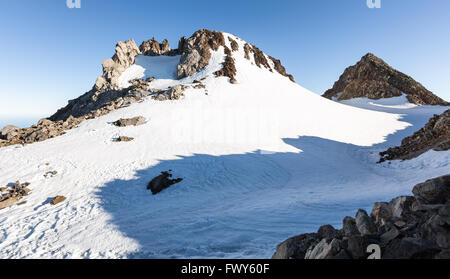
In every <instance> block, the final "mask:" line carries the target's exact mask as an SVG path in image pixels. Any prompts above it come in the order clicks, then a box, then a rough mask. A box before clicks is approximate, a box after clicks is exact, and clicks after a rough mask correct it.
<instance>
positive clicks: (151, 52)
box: [139, 38, 183, 56]
mask: <svg viewBox="0 0 450 279" xmlns="http://www.w3.org/2000/svg"><path fill="white" fill-rule="evenodd" d="M182 40H183V38H181V39H180V44H181V47H182V46H183V43H182ZM179 47H180V46H179ZM139 50H140V51H141V53H142V54H143V55H147V56H160V55H167V56H175V55H180V54H181V53H180V51H181V50H182V49H181V48H178V49H171V48H170V44H169V41H168V40H167V39H164V40H163V41H162V42H161V43H159V42H158V41H157V40H155V38H151V39H150V40H148V41H145V42H143V43H142V44H141V45H140V46H139Z"/></svg>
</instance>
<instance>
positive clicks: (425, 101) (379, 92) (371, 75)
mask: <svg viewBox="0 0 450 279" xmlns="http://www.w3.org/2000/svg"><path fill="white" fill-rule="evenodd" d="M402 93H405V94H406V95H407V98H408V101H409V102H410V103H413V104H417V105H450V104H449V103H448V102H446V101H444V100H442V99H441V98H439V97H437V96H436V95H434V94H433V93H432V92H430V91H428V90H427V89H426V88H425V87H423V86H422V85H421V84H420V83H418V82H417V81H415V80H413V79H412V78H411V77H409V76H407V75H405V74H403V73H401V72H399V71H397V70H395V69H393V68H392V67H391V66H389V65H388V64H387V63H386V62H384V61H383V60H381V59H380V58H378V57H376V56H375V55H373V54H372V53H368V54H367V55H365V56H364V57H363V58H362V59H361V61H359V62H358V63H357V64H356V65H354V66H351V67H348V68H347V69H346V70H345V71H344V73H343V74H342V75H341V77H340V78H339V80H338V81H336V83H335V84H334V86H333V88H332V89H329V90H327V91H326V92H325V93H324V94H323V97H325V98H328V99H333V98H336V99H337V100H339V101H341V100H348V99H352V98H360V97H366V98H370V99H381V98H390V97H396V96H401V95H402Z"/></svg>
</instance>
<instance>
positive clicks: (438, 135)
mask: <svg viewBox="0 0 450 279" xmlns="http://www.w3.org/2000/svg"><path fill="white" fill-rule="evenodd" d="M431 149H433V150H436V151H445V150H449V149H450V109H449V110H446V111H445V112H444V113H442V114H441V115H434V116H433V117H432V118H431V119H430V120H429V121H428V123H427V124H426V125H425V126H424V127H423V128H422V129H420V130H419V131H417V132H415V133H414V134H413V135H412V136H409V137H407V138H405V139H403V140H402V144H401V145H400V146H397V147H393V148H389V149H388V150H386V151H383V152H381V153H380V156H381V158H380V162H384V161H386V160H398V159H401V160H405V159H412V158H414V157H417V156H419V155H421V154H423V153H425V152H427V151H428V150H431Z"/></svg>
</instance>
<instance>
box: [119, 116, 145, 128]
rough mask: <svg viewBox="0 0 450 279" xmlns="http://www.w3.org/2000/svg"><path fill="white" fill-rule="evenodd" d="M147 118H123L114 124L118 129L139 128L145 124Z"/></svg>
mask: <svg viewBox="0 0 450 279" xmlns="http://www.w3.org/2000/svg"><path fill="white" fill-rule="evenodd" d="M145 121H147V119H145V117H143V116H136V117H133V118H121V119H119V120H117V121H115V122H114V123H113V124H114V125H115V126H118V127H126V126H139V125H142V124H145Z"/></svg>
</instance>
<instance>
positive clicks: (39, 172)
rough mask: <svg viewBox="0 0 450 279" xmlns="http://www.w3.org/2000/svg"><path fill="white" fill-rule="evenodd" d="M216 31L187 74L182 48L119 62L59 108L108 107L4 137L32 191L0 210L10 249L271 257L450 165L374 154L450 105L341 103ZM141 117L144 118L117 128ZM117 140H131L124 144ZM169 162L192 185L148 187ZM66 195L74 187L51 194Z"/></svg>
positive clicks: (4, 167)
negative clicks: (49, 128) (19, 136)
mask: <svg viewBox="0 0 450 279" xmlns="http://www.w3.org/2000/svg"><path fill="white" fill-rule="evenodd" d="M219 33H220V34H221V35H222V36H220V34H215V35H213V36H214V38H217V37H219V39H218V41H219V42H220V43H219V44H217V45H216V43H212V44H211V45H209V40H207V42H208V45H209V46H205V45H204V44H202V39H198V40H197V39H195V40H193V41H191V42H193V45H191V46H190V47H188V48H189V49H190V50H191V52H189V53H191V54H192V55H191V56H189V57H187V56H186V61H191V62H193V63H190V62H189V63H188V64H185V65H191V66H190V67H182V69H183V70H182V72H183V73H189V74H187V76H186V77H180V76H179V75H178V74H179V68H178V66H179V64H180V62H181V61H182V54H181V56H180V57H179V58H180V61H179V63H176V62H177V61H176V60H177V59H178V58H177V55H180V54H176V55H163V56H145V55H142V56H139V55H136V56H135V57H134V60H133V63H128V62H126V63H128V64H129V65H128V66H127V67H123V69H122V71H121V72H120V74H117V73H116V74H115V76H114V77H115V79H114V80H115V81H116V82H114V86H116V87H115V88H109V86H110V85H111V83H110V82H109V81H107V83H108V84H109V85H106V87H101V88H103V89H100V88H97V89H95V88H94V91H92V92H88V93H87V94H86V95H85V96H84V97H81V98H80V99H77V100H76V101H72V102H71V104H69V106H67V107H66V108H64V109H63V110H61V111H59V112H58V113H57V114H55V115H54V116H53V117H52V120H54V123H59V121H62V122H64V120H63V119H66V117H67V119H69V118H70V117H69V116H70V115H71V114H73V113H80V110H77V109H76V108H77V107H78V108H80V109H81V110H82V111H83V112H86V113H88V114H90V113H93V112H92V111H91V109H94V110H95V111H98V109H101V110H102V111H103V109H104V108H103V105H106V104H108V103H109V102H114V104H115V105H114V106H113V108H111V110H107V109H104V113H103V112H101V113H100V112H99V113H98V114H97V115H95V113H93V114H92V115H90V116H89V117H83V118H84V120H83V121H82V122H80V123H79V124H78V126H77V127H74V128H72V129H69V130H66V131H65V133H64V134H62V135H60V136H57V137H54V138H51V139H48V140H45V141H42V142H36V143H33V144H30V145H25V146H21V145H15V146H7V147H4V148H0V161H1V162H2V164H1V165H0V185H7V184H10V185H12V184H11V183H13V182H15V181H16V180H19V181H20V182H21V183H24V182H29V183H30V185H29V186H28V188H29V189H31V192H30V193H29V194H28V196H26V197H25V198H23V200H24V201H26V203H25V204H21V205H18V204H15V205H12V206H10V207H7V208H5V209H3V210H0V220H1V222H0V232H1V233H0V257H1V258H23V257H26V258H37V257H46V258H125V257H128V258H148V257H158V258H160V257H163V258H171V257H189V258H195V257H220V258H230V257H237V258H254V257H270V256H271V255H272V253H273V249H274V247H275V245H276V244H277V243H279V242H280V241H281V240H283V239H285V238H286V237H288V236H290V235H294V234H297V233H299V232H306V231H311V230H315V229H316V227H317V226H318V225H321V224H322V223H324V222H325V223H331V224H333V225H336V224H338V223H340V218H341V216H342V215H344V216H345V215H349V214H350V213H349V212H351V211H353V210H354V208H368V207H370V206H371V204H372V203H373V202H374V201H376V200H385V199H388V198H391V197H393V196H396V195H399V194H406V193H408V192H409V191H410V185H414V184H416V183H418V182H421V181H422V180H423V178H424V177H435V176H439V175H443V174H445V173H446V172H448V167H449V162H450V160H449V159H450V158H449V156H450V155H449V153H448V152H444V153H439V154H435V153H434V151H430V152H427V153H425V154H423V155H422V156H420V157H419V158H416V159H414V160H411V161H408V162H407V163H405V164H400V163H399V162H393V163H392V164H387V163H383V164H378V165H377V164H375V163H376V161H377V160H378V158H377V154H378V152H379V151H381V150H384V149H386V147H387V146H392V145H394V144H398V142H399V141H400V138H403V137H404V136H405V133H409V132H410V129H417V128H418V127H419V125H423V124H424V122H426V120H427V119H428V118H429V117H430V116H431V115H433V114H435V113H441V112H442V111H443V108H442V107H438V106H436V107H429V106H424V107H420V109H419V108H408V109H402V110H400V109H396V110H394V111H392V110H391V108H386V107H378V106H370V110H369V109H362V108H357V107H352V106H348V105H344V104H340V103H337V102H333V101H330V100H327V99H325V98H322V97H320V96H318V95H316V94H314V93H312V92H310V91H308V90H306V89H304V88H302V87H301V86H300V85H298V84H296V83H294V82H292V80H293V78H291V77H289V76H288V75H287V74H286V73H285V70H283V68H281V67H282V66H281V64H279V62H276V61H278V60H276V59H271V58H270V57H269V56H267V55H266V54H264V53H262V52H261V51H259V49H257V48H256V47H254V46H251V45H250V44H249V43H246V42H245V41H243V40H242V39H240V38H238V37H236V36H234V35H231V34H228V33H223V32H219ZM201 34H210V33H209V32H206V33H205V32H201ZM208 36H209V35H208ZM200 37H201V35H200ZM222 37H223V38H224V40H223V41H222V40H221V39H220V38H222ZM194 38H198V37H197V36H194ZM187 41H189V39H188V40H187ZM203 42H204V41H203ZM180 44H181V45H184V43H183V40H181V43H180ZM202 46H203V47H206V48H208V51H207V53H209V55H210V57H209V60H208V62H207V64H206V65H203V64H204V63H203V62H201V61H203V60H204V56H202V55H200V53H201V51H199V49H201V48H202ZM155 48H156V46H155ZM131 49H135V48H134V47H131ZM159 49H160V51H161V47H160V48H159ZM163 49H166V50H167V47H164V48H163ZM227 49H228V50H229V51H228V50H227ZM250 49H251V50H250ZM122 50H123V49H122ZM194 50H195V51H194ZM139 51H141V50H139ZM119 52H120V51H118V53H119ZM169 52H170V51H169ZM125 53H131V52H128V51H125ZM151 53H153V52H151ZM186 53H187V52H186ZM195 53H198V54H199V55H200V57H199V56H197V55H196V54H195ZM203 55H205V54H203ZM202 57H203V58H202ZM118 61H119V60H118ZM127 61H128V60H127ZM227 61H228V62H227ZM232 62H233V65H234V68H235V69H236V71H235V72H234V71H233V70H232V68H233V67H231V66H230V64H231V63H232ZM181 64H183V63H181ZM227 65H228V66H227ZM225 66H227V67H228V69H224V67H225ZM189 69H190V70H189ZM192 69H195V71H193V72H192V71H191V70H192ZM221 74H223V75H221ZM230 76H231V77H230ZM152 77H154V79H152ZM136 79H137V80H136ZM142 79H144V80H142ZM147 79H148V80H147ZM233 79H234V81H233ZM101 80H102V79H100V81H101ZM99 84H102V83H101V82H99V83H97V85H99ZM129 84H131V87H126V86H128V85H129ZM175 88H177V89H180V88H182V92H181V93H180V94H175V95H176V96H175V95H174V94H172V93H174V89H175ZM94 92H97V93H99V94H95V93H94ZM177 92H179V91H177ZM169 93H170V94H169ZM116 94H117V95H116ZM121 94H122V95H121ZM116 96H118V97H116ZM166 97H167V98H166ZM172 97H176V98H172ZM119 98H122V101H123V103H122V104H121V105H119V104H120V101H121V100H120V99H119ZM127 98H128V99H127ZM101 100H105V102H103V101H101ZM161 100H164V101H161ZM97 104H98V105H99V106H98V108H97ZM89 106H92V107H89ZM107 106H110V104H109V105H107ZM375 110H380V111H375ZM383 110H387V112H386V111H383ZM81 115H83V113H81ZM91 116H92V117H91ZM136 116H143V117H145V118H146V120H147V121H146V123H144V124H143V125H140V126H129V127H117V126H115V125H113V122H114V121H116V120H118V119H120V118H132V117H136ZM80 117H82V116H80ZM77 119H79V118H77ZM66 121H67V120H66ZM119 136H127V137H132V138H134V140H132V141H129V142H113V139H116V138H117V137H119ZM418 169H420V172H419V171H418ZM168 170H172V173H173V175H174V177H176V178H183V181H181V182H180V183H178V184H176V185H173V186H172V187H170V188H168V189H166V190H164V191H163V192H161V193H159V194H158V195H155V196H153V195H152V194H151V192H149V191H148V190H146V186H147V184H148V183H149V182H150V181H151V180H152V179H153V178H154V177H156V176H157V175H159V174H160V173H161V172H162V171H168ZM53 171H57V172H56V173H54V172H53ZM48 172H51V173H54V175H50V176H48V175H47V176H44V175H45V174H47V173H48ZM58 195H61V196H65V197H67V199H66V200H65V201H64V202H61V203H59V204H57V205H55V206H53V205H51V204H49V201H50V200H51V198H53V197H55V196H58Z"/></svg>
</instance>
